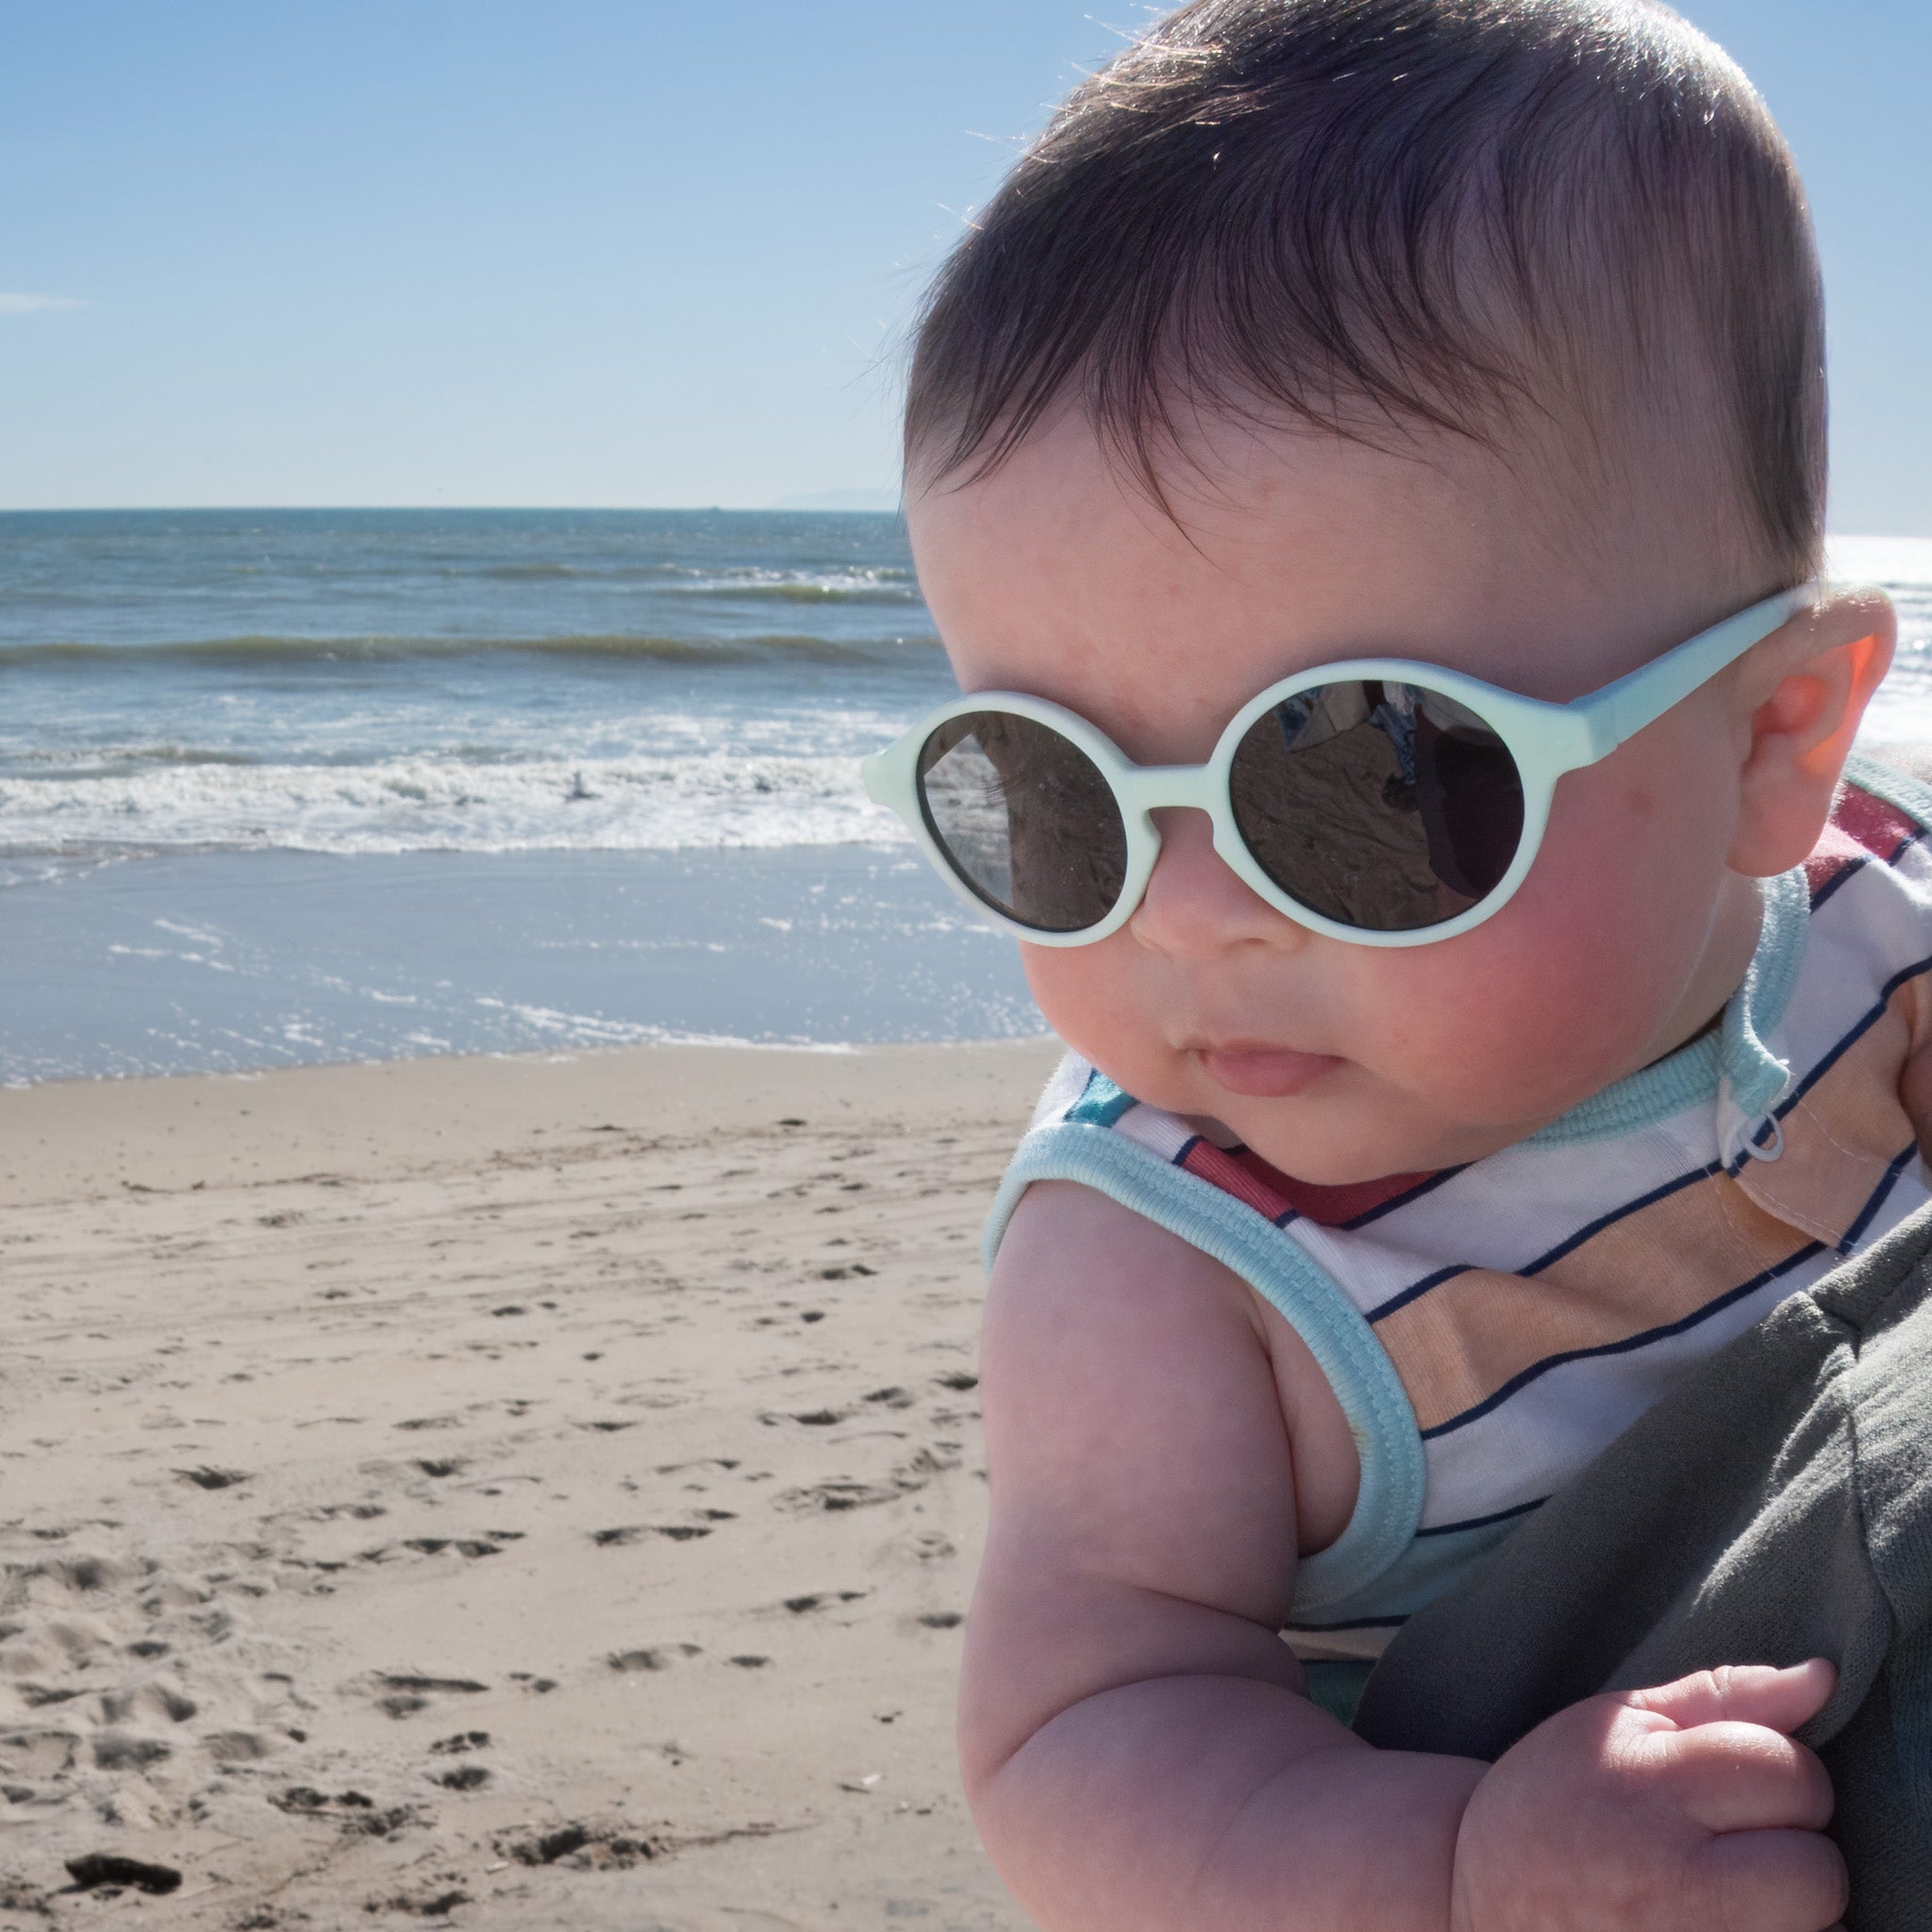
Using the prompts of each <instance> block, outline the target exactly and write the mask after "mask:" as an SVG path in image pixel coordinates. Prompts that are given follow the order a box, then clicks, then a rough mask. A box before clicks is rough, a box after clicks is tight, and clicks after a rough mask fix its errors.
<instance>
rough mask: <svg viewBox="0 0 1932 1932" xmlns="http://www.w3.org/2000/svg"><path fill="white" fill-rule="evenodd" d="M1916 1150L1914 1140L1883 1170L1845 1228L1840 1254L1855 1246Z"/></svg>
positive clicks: (1847, 1252) (1846, 1253) (1888, 1197)
mask: <svg viewBox="0 0 1932 1932" xmlns="http://www.w3.org/2000/svg"><path fill="white" fill-rule="evenodd" d="M1918 1151H1919V1143H1918V1142H1917V1141H1912V1142H1911V1143H1910V1144H1909V1145H1908V1146H1907V1148H1906V1150H1905V1152H1904V1153H1902V1154H1901V1155H1900V1156H1899V1157H1898V1158H1897V1159H1896V1160H1894V1161H1893V1162H1892V1163H1891V1165H1890V1167H1888V1168H1887V1169H1886V1170H1885V1178H1884V1179H1883V1180H1882V1181H1880V1182H1879V1183H1878V1185H1877V1187H1875V1188H1874V1190H1873V1191H1872V1198H1871V1199H1870V1200H1869V1201H1867V1202H1866V1203H1865V1206H1864V1208H1863V1210H1862V1211H1861V1212H1860V1214H1859V1216H1858V1218H1857V1220H1856V1221H1855V1222H1853V1223H1852V1224H1851V1226H1849V1227H1848V1228H1846V1229H1845V1234H1844V1239H1843V1240H1842V1241H1840V1242H1839V1244H1838V1251H1839V1253H1840V1255H1849V1254H1850V1253H1851V1252H1852V1250H1853V1249H1854V1248H1855V1247H1857V1244H1858V1237H1859V1236H1860V1235H1861V1234H1863V1233H1864V1232H1865V1230H1866V1229H1867V1228H1868V1227H1870V1226H1871V1225H1872V1217H1873V1216H1874V1214H1876V1213H1877V1212H1878V1210H1879V1209H1880V1208H1883V1207H1884V1206H1885V1204H1886V1202H1887V1201H1888V1200H1889V1199H1890V1195H1891V1191H1892V1189H1893V1188H1895V1187H1896V1186H1897V1185H1898V1177H1899V1175H1900V1174H1903V1173H1905V1171H1906V1166H1907V1162H1908V1161H1910V1159H1911V1158H1912V1156H1913V1155H1915V1154H1916V1153H1917V1152H1918Z"/></svg>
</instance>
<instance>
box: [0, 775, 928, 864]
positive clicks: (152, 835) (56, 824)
mask: <svg viewBox="0 0 1932 1932" xmlns="http://www.w3.org/2000/svg"><path fill="white" fill-rule="evenodd" d="M906 838H907V835H906V833H905V831H904V829H903V827H902V826H901V825H900V824H899V822H898V820H897V819H895V818H894V817H893V816H892V815H891V813H889V812H886V811H883V810H881V809H880V808H878V807H877V806H875V805H874V804H873V803H872V801H871V800H870V799H868V798H867V797H866V796H865V792H864V790H863V788H862V787H861V786H860V784H859V780H858V759H857V758H843V757H791V756H785V755H781V754H775V753H766V754H753V755H747V754H743V753H726V752H712V753H706V754H702V755H699V756H696V757H689V758H643V757H635V758H616V759H606V760H603V761H599V762H587V761H573V760H566V759H533V760H525V761H524V762H521V763H503V764H494V765H475V764H469V763H460V762H457V761H454V760H450V759H443V758H390V759H385V760H382V761H380V762H376V763H371V764H362V765H356V766H341V765H323V764H274V765H271V764H258V765H242V764H234V763H224V764H202V765H192V766H190V765H163V766H156V767H150V768H148V769H144V770H141V771H133V772H122V773H101V772H99V771H92V772H89V773H86V774H72V773H70V774H63V775H61V776H59V777H54V778H44V779H43V778H32V779H20V778H12V779H0V855H6V854H9V853H10V854H13V855H22V854H54V855H60V854H65V855H132V854H135V853H153V852H160V851H181V850H208V849H228V850H263V849H270V850H282V851H291V852H325V853H340V854H345V855H355V854H362V853H401V852H537V851H639V852H642V851H659V852H664V851H719V850H729V849H741V848H759V849H774V848H777V847H780V846H791V845H874V846H879V845H897V844H902V843H904V842H906Z"/></svg>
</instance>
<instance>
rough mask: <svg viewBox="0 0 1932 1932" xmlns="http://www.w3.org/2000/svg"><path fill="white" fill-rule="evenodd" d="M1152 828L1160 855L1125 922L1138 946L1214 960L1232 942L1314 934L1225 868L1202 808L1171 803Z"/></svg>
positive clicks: (1283, 940) (1276, 943)
mask: <svg viewBox="0 0 1932 1932" xmlns="http://www.w3.org/2000/svg"><path fill="white" fill-rule="evenodd" d="M1154 828H1155V830H1156V831H1157V832H1158V833H1159V834H1160V854H1159V857H1158V858H1156V859H1155V861H1154V870H1153V872H1152V873H1151V874H1149V876H1148V880H1147V891H1146V893H1145V895H1144V896H1143V897H1142V898H1141V904H1140V906H1139V907H1138V908H1136V910H1135V912H1134V916H1133V918H1132V919H1131V920H1130V921H1129V922H1128V930H1129V931H1130V932H1132V934H1133V935H1134V937H1135V938H1136V939H1137V940H1138V941H1140V942H1141V944H1142V945H1144V946H1148V947H1151V948H1152V949H1153V950H1154V951H1156V952H1159V953H1170V954H1173V955H1174V956H1175V957H1176V958H1182V957H1211V956H1213V955H1215V954H1218V953H1224V952H1226V951H1227V950H1228V949H1229V948H1231V947H1235V946H1244V945H1257V944H1259V945H1268V946H1271V947H1274V948H1276V949H1289V948H1295V947H1300V946H1303V945H1306V944H1307V942H1308V941H1309V940H1310V939H1311V938H1313V935H1312V934H1311V933H1310V932H1309V931H1308V930H1307V927H1306V926H1302V925H1298V924H1296V923H1295V922H1294V921H1293V920H1291V919H1289V918H1287V917H1286V916H1284V915H1283V914H1282V913H1279V912H1277V911H1275V909H1274V908H1273V907H1272V906H1270V905H1269V904H1268V903H1267V901H1266V900H1265V899H1262V898H1260V897H1259V896H1258V895H1257V894H1256V893H1255V892H1254V891H1252V890H1251V889H1250V888H1249V887H1248V886H1247V885H1246V884H1245V883H1244V882H1243V881H1242V880H1241V878H1240V877H1238V876H1237V875H1236V874H1234V873H1233V872H1231V871H1230V870H1229V869H1228V866H1227V863H1226V861H1225V860H1224V858H1222V857H1221V855H1220V853H1218V852H1217V851H1215V849H1214V827H1213V824H1212V822H1211V821H1210V820H1209V819H1208V814H1207V813H1206V812H1204V811H1195V810H1193V809H1191V808H1186V807H1178V806H1177V807H1170V808H1166V809H1164V810H1161V811H1157V812H1156V813H1155V814H1154Z"/></svg>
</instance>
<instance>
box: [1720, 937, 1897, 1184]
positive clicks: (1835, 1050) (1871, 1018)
mask: <svg viewBox="0 0 1932 1932" xmlns="http://www.w3.org/2000/svg"><path fill="white" fill-rule="evenodd" d="M1925 973H1932V958H1924V959H1919V960H1915V961H1914V962H1913V963H1912V964H1911V965H1909V966H1902V967H1900V968H1899V970H1898V971H1897V972H1896V973H1894V974H1892V975H1891V977H1890V979H1888V980H1887V981H1886V982H1885V984H1884V985H1883V986H1882V987H1880V988H1879V989H1878V998H1877V1001H1876V1002H1875V1003H1874V1005H1873V1007H1872V1008H1870V1010H1869V1011H1867V1012H1866V1013H1865V1014H1864V1015H1863V1016H1862V1017H1861V1018H1860V1019H1859V1021H1858V1023H1857V1025H1855V1026H1854V1027H1853V1028H1852V1029H1851V1031H1850V1032H1849V1033H1847V1034H1845V1035H1844V1037H1843V1038H1842V1039H1840V1041H1838V1043H1837V1044H1836V1045H1835V1046H1833V1047H1832V1049H1831V1050H1830V1052H1828V1053H1827V1054H1826V1055H1825V1056H1824V1058H1823V1059H1822V1060H1820V1061H1819V1062H1818V1064H1817V1065H1816V1066H1814V1067H1813V1068H1812V1069H1811V1071H1810V1072H1809V1073H1808V1074H1806V1075H1805V1077H1804V1078H1803V1079H1802V1080H1800V1081H1799V1082H1798V1085H1797V1089H1796V1091H1794V1092H1792V1093H1791V1095H1790V1097H1789V1098H1788V1099H1785V1100H1781V1101H1779V1102H1778V1104H1777V1106H1776V1107H1775V1108H1774V1109H1773V1112H1774V1115H1775V1117H1776V1118H1777V1119H1779V1120H1783V1119H1784V1117H1785V1115H1786V1114H1788V1113H1790V1110H1791V1109H1792V1108H1794V1107H1796V1106H1797V1104H1798V1103H1799V1102H1800V1101H1801V1100H1803V1099H1804V1097H1805V1096H1806V1094H1807V1093H1808V1092H1810V1091H1811V1090H1812V1088H1814V1087H1815V1086H1817V1084H1818V1083H1819V1081H1820V1080H1822V1079H1823V1078H1824V1076H1825V1074H1828V1073H1830V1071H1831V1070H1832V1068H1833V1067H1835V1066H1837V1064H1838V1063H1839V1061H1840V1060H1841V1059H1843V1058H1844V1057H1845V1055H1846V1054H1848V1053H1849V1052H1850V1051H1851V1050H1852V1048H1853V1047H1855V1046H1856V1045H1857V1043H1858V1041H1861V1040H1862V1039H1864V1037H1865V1036H1866V1034H1868V1033H1869V1032H1871V1030H1872V1029H1873V1027H1874V1026H1875V1025H1877V1024H1878V1023H1879V1021H1881V1020H1882V1019H1884V1017H1885V1011H1886V1008H1888V1007H1890V1004H1891V996H1892V994H1893V993H1895V992H1896V991H1898V990H1899V988H1900V987H1902V986H1904V985H1905V984H1906V983H1907V981H1908V980H1913V979H1917V978H1918V977H1919V976H1920V975H1921V974H1925ZM1750 1158H1751V1156H1750V1155H1749V1154H1740V1155H1739V1157H1738V1158H1737V1159H1736V1160H1734V1161H1732V1162H1731V1164H1730V1170H1729V1171H1730V1172H1731V1173H1732V1174H1740V1173H1742V1172H1743V1167H1744V1163H1745V1162H1746V1161H1747V1160H1749V1159H1750Z"/></svg>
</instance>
